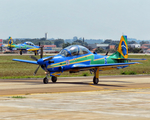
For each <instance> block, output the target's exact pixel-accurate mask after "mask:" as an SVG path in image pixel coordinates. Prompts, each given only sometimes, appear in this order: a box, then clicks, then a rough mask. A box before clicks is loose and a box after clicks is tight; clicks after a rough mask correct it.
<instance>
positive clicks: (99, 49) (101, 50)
mask: <svg viewBox="0 0 150 120" xmlns="http://www.w3.org/2000/svg"><path fill="white" fill-rule="evenodd" d="M95 52H97V53H105V52H106V51H105V50H104V49H103V48H100V47H98V48H97V49H96V50H95Z"/></svg>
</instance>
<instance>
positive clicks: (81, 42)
mask: <svg viewBox="0 0 150 120" xmlns="http://www.w3.org/2000/svg"><path fill="white" fill-rule="evenodd" d="M72 44H73V45H82V46H88V44H87V42H83V41H82V40H76V41H74V42H73V43H72Z"/></svg>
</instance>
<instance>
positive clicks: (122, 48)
mask: <svg viewBox="0 0 150 120" xmlns="http://www.w3.org/2000/svg"><path fill="white" fill-rule="evenodd" d="M117 51H118V52H119V53H120V55H121V57H123V58H128V43H127V36H126V35H122V36H121V39H120V42H119V45H118V50H117Z"/></svg>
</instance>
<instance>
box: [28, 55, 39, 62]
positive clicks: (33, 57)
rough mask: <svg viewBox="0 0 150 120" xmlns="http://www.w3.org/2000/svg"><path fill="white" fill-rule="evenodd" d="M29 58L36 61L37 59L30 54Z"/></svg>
mask: <svg viewBox="0 0 150 120" xmlns="http://www.w3.org/2000/svg"><path fill="white" fill-rule="evenodd" d="M30 58H32V59H33V60H35V61H38V59H37V58H36V57H34V56H32V55H31V56H30Z"/></svg>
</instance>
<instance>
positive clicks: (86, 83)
mask: <svg viewBox="0 0 150 120" xmlns="http://www.w3.org/2000/svg"><path fill="white" fill-rule="evenodd" d="M50 84H77V85H88V86H89V84H90V83H89V82H57V83H50ZM90 85H94V86H112V87H125V86H122V85H110V84H100V83H99V84H93V83H92V84H90Z"/></svg>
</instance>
